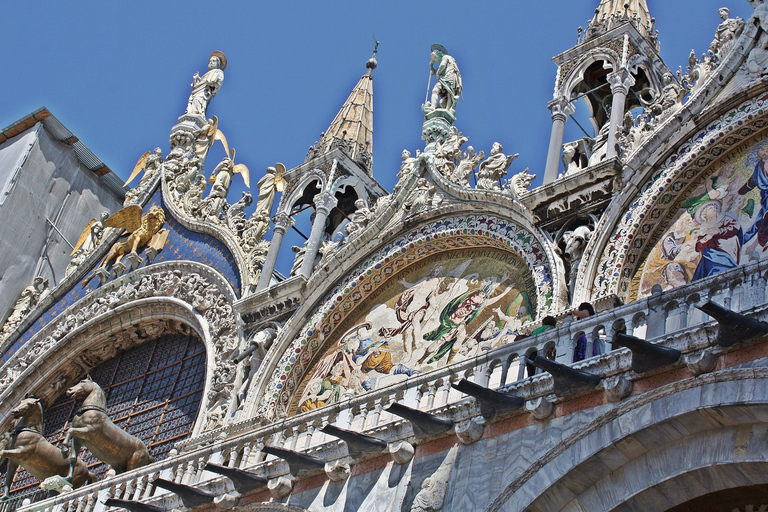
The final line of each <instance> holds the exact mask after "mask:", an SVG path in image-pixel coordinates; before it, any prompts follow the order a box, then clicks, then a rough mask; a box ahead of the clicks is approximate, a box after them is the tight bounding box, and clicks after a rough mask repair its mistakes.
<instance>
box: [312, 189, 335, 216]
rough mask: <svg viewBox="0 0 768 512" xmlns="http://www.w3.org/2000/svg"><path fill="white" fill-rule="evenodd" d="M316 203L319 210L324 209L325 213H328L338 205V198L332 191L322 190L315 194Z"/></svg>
mask: <svg viewBox="0 0 768 512" xmlns="http://www.w3.org/2000/svg"><path fill="white" fill-rule="evenodd" d="M314 203H315V208H316V209H317V211H318V212H321V211H322V212H323V213H324V214H325V215H328V213H330V211H331V209H333V207H334V206H336V204H337V203H338V200H337V199H336V198H335V197H333V194H331V193H330V192H321V193H319V194H317V195H316V196H315V200H314Z"/></svg>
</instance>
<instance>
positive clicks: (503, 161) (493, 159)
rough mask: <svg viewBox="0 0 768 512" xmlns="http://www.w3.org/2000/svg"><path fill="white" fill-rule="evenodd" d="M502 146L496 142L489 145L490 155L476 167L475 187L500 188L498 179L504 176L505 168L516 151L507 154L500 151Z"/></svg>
mask: <svg viewBox="0 0 768 512" xmlns="http://www.w3.org/2000/svg"><path fill="white" fill-rule="evenodd" d="M503 149H504V148H503V147H502V145H501V144H499V143H498V142H494V143H493V146H492V147H491V156H489V157H488V160H486V161H485V162H482V163H481V164H480V167H479V168H478V169H477V188H479V189H485V190H501V186H499V180H500V179H501V178H503V177H504V176H506V174H507V169H509V166H510V165H511V164H512V161H513V160H514V159H515V158H517V156H518V155H517V153H515V154H514V155H510V156H507V155H505V154H504V153H502V150H503Z"/></svg>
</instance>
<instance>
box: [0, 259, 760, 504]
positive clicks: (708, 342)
mask: <svg viewBox="0 0 768 512" xmlns="http://www.w3.org/2000/svg"><path fill="white" fill-rule="evenodd" d="M767 274H768V261H766V262H756V263H753V264H750V265H747V266H744V267H740V268H737V269H734V270H731V271H728V272H723V273H721V274H718V275H716V276H712V277H710V278H707V279H704V280H701V281H698V282H696V283H693V284H691V285H687V286H685V287H681V288H678V289H674V290H671V291H668V292H661V291H660V290H658V291H656V292H655V293H654V294H653V295H651V296H650V297H648V298H645V299H641V300H637V301H635V302H633V303H631V304H627V305H624V306H620V307H616V308H614V309H611V310H608V311H604V312H602V313H599V314H597V315H595V316H593V317H589V318H586V319H582V320H577V321H568V320H567V319H566V321H565V322H564V324H563V325H562V326H560V327H558V328H556V329H552V330H550V331H547V332H545V333H542V334H540V335H537V336H534V337H529V338H524V339H522V340H519V341H516V342H514V343H510V344H507V345H503V346H500V347H498V348H493V349H490V350H487V351H485V352H483V353H481V354H480V355H478V356H476V357H474V358H471V359H468V360H465V361H462V362H459V363H456V364H453V365H451V366H449V367H444V368H439V369H436V370H434V371H431V372H428V373H423V374H416V375H414V376H412V377H410V378H408V379H407V380H405V381H403V382H400V383H398V384H395V385H392V386H389V387H386V388H382V389H378V390H375V391H372V392H370V393H368V394H365V395H362V396H357V397H354V398H350V399H347V400H345V401H342V402H339V403H336V404H333V405H330V406H327V407H323V408H320V409H317V410H314V411H310V412H308V413H304V414H300V415H297V416H293V417H289V418H285V419H282V420H280V421H277V422H274V423H272V424H269V425H262V424H260V423H258V422H257V421H256V420H248V421H244V422H241V423H238V424H236V425H230V426H228V427H223V428H222V429H219V430H216V431H212V432H206V433H204V434H202V435H200V436H196V437H195V438H194V439H189V440H187V441H185V442H183V443H179V445H177V446H178V448H180V449H181V452H180V453H175V451H172V455H171V456H170V457H169V458H167V459H165V460H163V461H159V462H156V463H154V464H151V465H149V466H146V467H144V468H140V469H137V470H134V471H130V472H127V473H124V474H122V475H117V476H114V477H111V478H108V479H106V480H102V481H99V482H97V483H95V484H91V485H88V486H86V487H83V488H80V489H77V490H75V491H74V492H71V493H69V494H64V495H59V496H56V497H54V498H49V499H47V500H43V501H39V502H37V503H32V504H26V505H24V506H22V507H20V508H18V510H23V511H24V512H32V511H35V512H37V511H40V512H53V511H55V512H94V511H95V512H100V511H102V510H104V508H105V506H104V505H103V503H102V502H103V501H104V500H106V499H107V498H110V497H113V498H122V499H132V500H141V501H144V502H150V503H153V504H156V505H160V506H163V507H164V508H166V509H170V508H172V507H179V506H180V501H179V500H178V498H177V497H176V496H175V495H171V494H168V493H167V492H166V491H164V490H162V489H159V488H158V489H155V488H154V486H153V485H152V481H153V480H154V479H155V478H157V477H162V478H166V479H168V480H173V481H174V482H178V483H183V484H190V485H195V486H196V487H198V488H201V489H204V490H208V491H210V492H214V493H217V494H223V493H225V492H229V491H231V484H230V483H229V482H228V481H227V480H226V479H225V478H223V477H221V476H218V475H215V474H213V473H209V472H207V471H205V470H204V469H203V468H204V466H205V464H206V463H207V462H214V463H218V464H223V465H228V466H230V467H237V468H240V469H248V470H249V471H253V472H254V473H256V474H259V475H262V476H264V477H266V478H269V479H271V482H277V481H278V480H281V479H282V480H283V481H285V480H286V478H284V477H286V475H287V473H288V465H287V463H286V462H284V461H283V460H281V459H276V458H274V457H272V456H267V455H266V454H265V453H263V452H262V451H261V448H262V447H263V446H264V445H274V446H280V447H283V448H288V449H291V450H296V451H299V452H303V453H308V454H311V455H314V456H316V457H318V458H320V459H322V460H325V461H327V462H328V463H327V464H326V472H327V473H328V476H329V477H330V478H333V479H334V480H337V479H339V475H340V474H341V475H342V478H343V477H344V476H345V475H348V474H349V473H348V471H347V472H346V473H345V472H344V471H339V468H340V467H341V468H342V469H343V467H344V466H345V465H346V467H347V469H348V464H349V462H350V459H349V458H348V456H347V450H346V448H345V447H344V444H343V443H342V442H341V441H339V440H338V439H336V438H334V437H331V436H329V435H326V434H325V433H323V432H321V430H320V429H321V428H322V427H323V426H324V425H326V424H328V423H331V424H333V425H335V426H337V427H340V428H344V429H349V430H353V431H355V432H361V433H362V432H365V433H366V434H368V435H372V436H374V437H377V438H379V439H382V440H384V441H387V443H388V445H389V448H388V452H389V453H391V455H392V457H393V459H395V462H398V463H403V462H406V461H407V460H410V457H411V456H412V455H413V451H412V449H410V448H409V447H410V446H411V445H410V443H415V442H416V438H415V437H414V433H413V430H412V428H411V427H410V425H409V424H408V422H406V421H405V420H402V419H401V418H399V417H397V416H394V415H392V414H391V413H389V412H388V411H387V410H386V407H387V406H388V405H389V404H390V403H392V402H394V401H397V402H399V403H400V404H403V405H407V406H410V407H413V408H416V409H420V410H423V411H430V412H432V413H434V414H436V415H439V416H442V417H445V418H450V419H452V420H453V421H454V422H455V428H454V432H455V434H456V435H457V436H458V437H459V439H460V440H461V441H462V442H463V443H465V444H469V443H472V442H474V441H476V440H477V439H479V437H480V435H482V431H483V421H482V419H480V418H479V406H478V405H477V404H476V403H475V401H474V399H471V398H467V397H466V396H465V395H463V394H462V393H460V392H458V391H456V390H455V389H453V388H452V387H451V384H452V383H455V382H457V381H459V380H460V379H461V378H467V379H469V380H471V381H473V382H475V383H477V384H480V385H483V386H487V387H490V388H495V389H499V388H500V389H502V390H504V391H506V392H509V393H513V394H516V395H519V396H521V397H523V398H524V399H525V400H526V405H525V407H524V408H523V409H520V410H518V411H516V412H514V413H511V414H529V413H530V414H533V416H534V417H535V418H537V419H544V418H546V417H547V416H548V415H549V414H551V412H552V410H553V409H554V407H556V406H557V405H558V404H559V403H561V402H564V401H567V400H569V399H570V397H568V396H566V397H557V396H555V395H554V394H553V392H552V379H551V378H550V377H549V376H548V375H537V374H538V373H539V372H537V371H535V368H533V367H530V366H529V365H527V364H525V362H524V359H523V358H524V357H525V356H528V355H530V354H531V353H532V352H533V351H537V352H538V353H540V354H547V353H548V352H549V353H551V349H552V348H553V349H554V351H555V354H556V356H555V359H556V360H557V361H558V362H562V363H565V364H570V363H571V361H572V360H573V354H574V347H575V345H576V340H577V339H578V338H579V336H580V335H582V334H585V335H586V336H587V338H588V340H589V346H588V347H587V353H592V352H591V346H592V344H594V343H596V342H597V341H598V340H600V341H601V342H604V343H605V347H606V350H607V352H606V353H604V354H600V355H598V356H596V357H592V358H589V359H586V360H584V361H580V362H578V363H576V364H575V367H578V368H581V369H584V370H586V371H588V372H590V373H593V374H596V375H599V376H600V377H601V378H602V379H603V380H602V383H601V386H602V388H600V387H598V388H597V389H602V390H603V391H604V392H605V393H606V394H607V395H608V396H609V397H610V398H611V399H612V400H614V401H616V400H621V399H623V398H624V397H626V396H627V395H628V394H629V391H627V390H631V385H632V381H634V380H637V379H638V378H640V377H639V376H638V375H637V374H635V373H634V372H632V371H631V356H630V352H629V351H628V350H627V349H619V350H613V351H612V350H610V341H611V339H612V338H613V336H614V335H615V334H616V332H617V331H619V330H623V329H626V332H627V333H628V334H634V335H635V336H638V337H640V338H646V339H649V340H650V339H654V341H655V342H656V343H659V344H662V345H664V346H667V347H672V348H675V349H677V350H680V351H681V352H682V353H683V355H684V358H683V361H684V363H683V362H678V363H676V364H678V365H682V364H687V365H688V367H689V369H691V371H692V372H695V373H696V374H698V373H700V372H702V371H711V369H712V368H713V366H712V365H709V366H710V368H709V369H704V370H702V369H701V368H702V364H701V361H702V360H704V359H710V360H711V359H712V357H714V358H717V357H719V355H721V354H722V353H723V352H724V351H725V349H722V348H720V347H718V346H717V345H716V343H715V341H714V336H713V333H714V325H715V322H714V320H712V319H711V318H710V317H708V316H707V315H705V314H704V313H702V312H701V311H699V310H698V309H696V308H695V306H696V305H700V304H702V303H704V302H706V301H708V300H712V301H714V302H716V303H718V304H720V305H722V306H724V307H726V308H729V309H731V310H733V311H736V312H741V313H744V314H747V315H750V316H753V317H758V318H763V317H764V316H766V314H767V313H766V309H768V308H767V307H766V305H767V304H768V287H766V275H767ZM602 345H603V343H600V346H602ZM705 356H706V357H705ZM529 374H532V375H529ZM530 377H533V378H530ZM445 435H450V434H445ZM420 441H421V440H420ZM404 447H405V448H404ZM287 480H291V479H290V478H288V479H287ZM283 483H284V482H283ZM277 487H278V486H274V489H276V488H277ZM271 489H272V487H271ZM274 489H272V490H273V492H275V491H274ZM3 512H5V511H3Z"/></svg>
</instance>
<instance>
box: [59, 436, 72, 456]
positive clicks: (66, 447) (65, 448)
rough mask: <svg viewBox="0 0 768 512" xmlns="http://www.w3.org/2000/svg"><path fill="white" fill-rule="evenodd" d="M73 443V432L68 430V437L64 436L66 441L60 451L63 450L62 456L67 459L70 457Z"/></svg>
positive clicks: (62, 443)
mask: <svg viewBox="0 0 768 512" xmlns="http://www.w3.org/2000/svg"><path fill="white" fill-rule="evenodd" d="M71 442H72V432H71V430H67V435H65V436H64V440H63V441H62V442H61V445H60V446H59V450H61V456H62V457H64V458H65V459H66V458H67V457H69V444H70V443H71Z"/></svg>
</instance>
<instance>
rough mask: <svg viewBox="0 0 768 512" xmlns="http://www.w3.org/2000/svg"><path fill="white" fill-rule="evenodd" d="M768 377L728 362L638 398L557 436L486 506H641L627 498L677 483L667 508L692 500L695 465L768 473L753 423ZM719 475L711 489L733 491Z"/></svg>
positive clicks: (766, 407)
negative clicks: (689, 486)
mask: <svg viewBox="0 0 768 512" xmlns="http://www.w3.org/2000/svg"><path fill="white" fill-rule="evenodd" d="M767 379H768V369H764V368H761V369H753V368H749V369H730V370H723V371H719V372H715V373H711V374H707V375H703V376H699V377H693V378H688V379H684V380H682V381H678V382H675V383H672V384H667V385H664V386H661V387H658V388H656V389H654V390H652V391H649V392H646V393H644V394H642V395H637V396H634V397H632V398H630V399H628V400H626V401H624V402H623V403H621V404H620V405H618V406H616V407H614V408H611V409H610V410H608V411H606V412H604V413H602V414H601V415H599V416H597V417H595V418H594V419H593V420H592V421H590V422H588V423H585V424H584V423H579V424H580V427H579V428H577V429H574V430H573V431H572V432H571V433H570V434H569V435H568V434H566V435H564V437H563V438H562V439H558V440H557V441H553V442H552V443H551V445H550V447H549V448H548V449H547V450H546V451H545V453H542V454H541V456H539V457H538V460H537V461H536V462H535V463H534V464H532V465H531V466H530V467H529V468H528V469H527V470H525V471H524V472H522V473H521V474H520V475H519V476H518V477H517V478H516V479H515V480H514V481H512V482H511V483H509V484H508V485H507V487H506V488H505V490H504V491H503V492H502V493H501V494H499V495H498V496H497V498H496V499H495V500H494V501H493V502H492V503H491V504H490V505H489V506H488V508H487V509H486V510H487V512H491V511H499V510H530V511H539V510H640V509H642V507H637V506H635V507H634V508H633V507H632V506H631V505H628V504H627V503H631V502H627V503H625V498H626V499H629V500H635V499H637V500H642V499H644V498H646V497H647V496H658V492H655V491H657V490H658V489H660V488H667V489H669V488H672V489H674V491H673V492H668V493H665V494H666V495H667V497H668V498H669V499H670V502H669V503H661V504H660V505H659V506H658V507H654V509H656V510H666V509H667V508H670V507H672V506H675V505H677V504H679V503H684V502H685V501H688V500H689V499H692V498H693V497H695V495H692V494H691V492H690V490H685V489H683V488H684V487H686V485H687V484H689V483H690V482H692V481H693V479H695V477H696V476H697V474H696V472H698V471H703V472H704V473H702V474H706V472H707V471H710V470H711V468H712V467H717V468H718V469H717V470H718V471H725V472H728V471H729V470H728V467H729V466H730V467H731V468H741V469H748V468H750V467H751V468H752V470H754V468H755V467H756V466H755V465H759V467H760V469H761V475H765V472H764V470H765V469H766V468H765V462H764V460H765V457H764V454H763V453H762V448H761V447H762V446H763V445H764V443H765V441H766V432H765V429H764V428H759V429H755V428H752V426H753V425H757V424H761V423H762V421H761V420H760V418H761V417H762V415H764V414H766V413H768V393H766V392H765V391H764V389H763V388H764V386H765V384H766V382H768V380H767ZM745 436H746V437H745ZM713 446H714V447H715V448H713ZM680 453H685V456H679V455H680ZM678 459H679V460H678ZM606 461H610V463H606ZM639 467H642V468H644V469H643V470H640V469H638V468H639ZM649 467H652V468H654V469H655V470H654V471H647V468H649ZM584 472H589V475H590V476H589V478H583V473H584ZM721 474H722V473H721ZM580 475H581V476H582V478H581V479H580ZM630 475H631V476H630ZM763 478H765V480H762V479H763ZM715 480H718V481H719V482H720V483H719V484H717V485H715V487H714V488H711V489H708V490H706V491H705V492H709V491H710V490H717V489H718V488H728V486H729V484H727V483H725V482H727V481H728V480H727V479H724V478H723V479H721V478H717V479H715ZM759 480H760V481H755V482H753V483H756V484H765V483H768V477H762V476H761V477H760V479H759ZM736 481H737V482H739V481H738V480H736ZM564 486H565V488H568V489H569V491H570V492H569V493H563V492H562V490H563V488H564ZM664 486H671V487H664ZM718 486H720V487H718ZM609 487H610V488H611V489H612V490H611V491H610V492H608V491H607V489H608V488H609ZM693 489H694V490H696V492H700V491H698V490H697V489H701V487H698V488H697V487H696V486H693ZM518 491H520V492H518ZM594 500H598V501H594ZM600 500H602V501H600ZM587 503H591V504H592V505H593V506H590V505H585V504H587ZM595 503H600V504H599V505H595ZM637 503H642V501H638V502H637ZM622 504H624V506H623V505H622ZM579 505H581V507H586V508H579Z"/></svg>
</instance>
